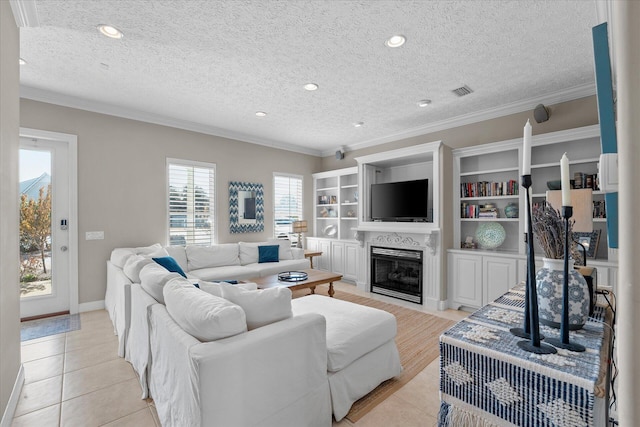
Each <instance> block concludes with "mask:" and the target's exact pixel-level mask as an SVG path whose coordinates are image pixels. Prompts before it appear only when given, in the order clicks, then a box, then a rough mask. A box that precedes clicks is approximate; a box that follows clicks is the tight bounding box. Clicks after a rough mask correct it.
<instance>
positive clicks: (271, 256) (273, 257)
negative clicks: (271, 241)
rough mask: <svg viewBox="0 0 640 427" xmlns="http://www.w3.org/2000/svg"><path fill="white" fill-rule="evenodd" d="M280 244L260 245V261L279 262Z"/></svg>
mask: <svg viewBox="0 0 640 427" xmlns="http://www.w3.org/2000/svg"><path fill="white" fill-rule="evenodd" d="M279 250H280V245H269V246H258V262H259V263H263V262H278V251H279Z"/></svg>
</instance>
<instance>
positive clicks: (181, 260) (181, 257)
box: [164, 246, 189, 272]
mask: <svg viewBox="0 0 640 427" xmlns="http://www.w3.org/2000/svg"><path fill="white" fill-rule="evenodd" d="M164 250H166V251H167V253H168V254H169V256H170V257H172V258H173V259H175V260H176V262H177V263H178V265H179V266H180V268H182V271H185V272H186V271H188V270H189V265H188V263H187V252H186V250H185V247H184V246H165V247H164Z"/></svg>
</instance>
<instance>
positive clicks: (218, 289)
mask: <svg viewBox="0 0 640 427" xmlns="http://www.w3.org/2000/svg"><path fill="white" fill-rule="evenodd" d="M196 283H197V285H198V287H199V288H200V289H201V290H203V291H205V292H206V293H209V294H211V295H215V296H217V297H220V298H222V286H221V285H220V282H207V281H206V280H198V281H197V282H196ZM232 286H237V287H238V288H241V289H245V290H247V291H255V290H256V289H258V285H257V284H256V283H255V282H245V283H238V284H237V285H232Z"/></svg>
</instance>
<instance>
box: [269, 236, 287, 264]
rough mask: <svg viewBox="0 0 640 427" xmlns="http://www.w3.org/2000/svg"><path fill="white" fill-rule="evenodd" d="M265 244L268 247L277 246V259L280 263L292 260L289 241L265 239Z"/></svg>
mask: <svg viewBox="0 0 640 427" xmlns="http://www.w3.org/2000/svg"><path fill="white" fill-rule="evenodd" d="M267 243H268V244H269V245H278V246H279V247H280V249H279V250H278V259H279V260H280V261H282V260H287V259H293V254H292V253H291V240H285V239H267Z"/></svg>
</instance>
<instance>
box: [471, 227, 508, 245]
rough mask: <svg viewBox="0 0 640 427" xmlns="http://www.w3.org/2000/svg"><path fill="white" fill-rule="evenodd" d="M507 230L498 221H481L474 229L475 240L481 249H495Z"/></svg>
mask: <svg viewBox="0 0 640 427" xmlns="http://www.w3.org/2000/svg"><path fill="white" fill-rule="evenodd" d="M506 238H507V232H506V231H505V230H504V227H503V226H502V224H500V223H498V222H483V223H482V224H480V225H479V226H478V228H477V229H476V240H477V241H478V244H479V245H480V247H481V248H482V249H495V248H497V247H498V246H500V245H501V244H503V243H504V240H505V239H506Z"/></svg>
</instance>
